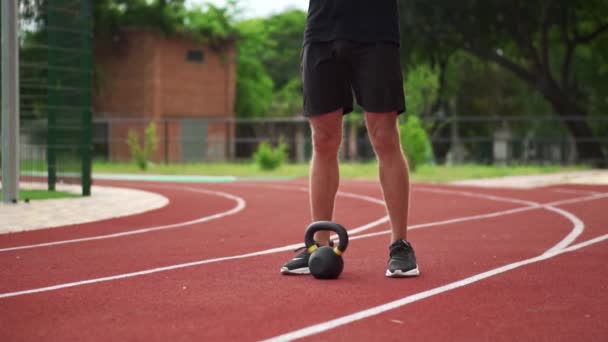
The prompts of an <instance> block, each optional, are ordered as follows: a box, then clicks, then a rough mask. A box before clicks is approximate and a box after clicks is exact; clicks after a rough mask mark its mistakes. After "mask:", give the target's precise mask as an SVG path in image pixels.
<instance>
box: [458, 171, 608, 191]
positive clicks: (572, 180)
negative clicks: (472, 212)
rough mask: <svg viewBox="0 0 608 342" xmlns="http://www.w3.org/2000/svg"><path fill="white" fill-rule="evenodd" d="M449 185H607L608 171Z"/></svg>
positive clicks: (535, 186)
mask: <svg viewBox="0 0 608 342" xmlns="http://www.w3.org/2000/svg"><path fill="white" fill-rule="evenodd" d="M450 184H454V185H469V186H480V187H500V188H521V189H526V188H537V187H541V186H549V185H556V184H608V170H588V171H574V172H563V173H554V174H547V175H531V176H509V177H499V178H487V179H470V180H462V181H457V182H451V183H450Z"/></svg>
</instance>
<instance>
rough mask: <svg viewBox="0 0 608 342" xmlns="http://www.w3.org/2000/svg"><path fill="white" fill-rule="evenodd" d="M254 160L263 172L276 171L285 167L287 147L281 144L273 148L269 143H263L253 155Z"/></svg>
mask: <svg viewBox="0 0 608 342" xmlns="http://www.w3.org/2000/svg"><path fill="white" fill-rule="evenodd" d="M253 159H254V160H255V162H256V164H258V166H259V167H260V168H261V169H262V170H269V171H270V170H274V169H276V168H278V167H279V166H281V165H283V163H284V162H285V159H287V145H286V144H279V146H277V147H276V148H272V146H270V144H269V143H267V142H263V143H261V144H260V145H259V146H258V149H257V151H255V153H254V154H253Z"/></svg>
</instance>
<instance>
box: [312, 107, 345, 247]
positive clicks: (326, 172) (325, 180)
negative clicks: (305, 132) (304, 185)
mask: <svg viewBox="0 0 608 342" xmlns="http://www.w3.org/2000/svg"><path fill="white" fill-rule="evenodd" d="M309 121H310V128H311V130H312V145H313V153H312V160H311V162H310V210H311V216H312V220H313V221H331V220H332V218H333V214H334V201H335V198H336V193H337V192H338V186H339V183H340V175H339V165H338V151H339V149H340V143H341V142H342V109H339V110H337V111H334V112H330V113H326V114H321V115H315V116H311V117H310V119H309ZM329 236H330V232H329V231H320V232H317V233H316V234H315V241H317V243H318V244H320V245H326V244H327V243H328V242H329Z"/></svg>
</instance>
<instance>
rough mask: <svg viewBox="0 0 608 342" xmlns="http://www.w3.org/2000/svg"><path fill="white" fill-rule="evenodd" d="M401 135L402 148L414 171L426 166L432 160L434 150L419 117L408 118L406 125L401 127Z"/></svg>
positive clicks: (411, 116)
mask: <svg viewBox="0 0 608 342" xmlns="http://www.w3.org/2000/svg"><path fill="white" fill-rule="evenodd" d="M399 131H400V134H401V146H403V149H404V150H405V155H406V156H407V160H408V163H409V166H410V169H411V170H412V171H415V170H416V168H417V167H418V166H420V165H423V164H426V163H428V162H430V161H431V159H432V153H433V152H432V149H431V143H430V140H429V137H428V135H427V134H426V131H425V130H424V127H423V126H422V122H421V121H420V119H419V118H418V117H417V116H414V115H410V116H408V118H407V120H406V122H405V123H403V124H401V125H400V126H399Z"/></svg>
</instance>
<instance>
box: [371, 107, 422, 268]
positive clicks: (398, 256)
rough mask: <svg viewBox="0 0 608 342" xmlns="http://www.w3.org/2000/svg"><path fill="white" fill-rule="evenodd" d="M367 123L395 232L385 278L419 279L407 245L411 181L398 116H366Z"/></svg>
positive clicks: (413, 259) (411, 253) (386, 114)
mask: <svg viewBox="0 0 608 342" xmlns="http://www.w3.org/2000/svg"><path fill="white" fill-rule="evenodd" d="M365 122H366V125H367V131H368V135H369V138H370V141H371V143H372V146H373V147H374V151H375V153H376V156H377V158H378V166H379V174H380V185H381V187H382V192H383V195H384V201H385V203H386V209H387V212H388V215H389V218H390V222H391V229H392V235H391V245H390V247H389V249H390V259H389V263H388V266H387V271H386V276H388V277H409V276H417V275H418V274H419V270H418V265H417V263H416V257H415V255H414V251H413V249H412V246H411V245H410V243H409V242H407V222H408V215H409V198H410V181H409V169H408V165H407V160H406V159H405V156H404V154H403V150H402V148H401V143H400V139H399V128H398V125H397V113H396V112H392V113H365Z"/></svg>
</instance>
